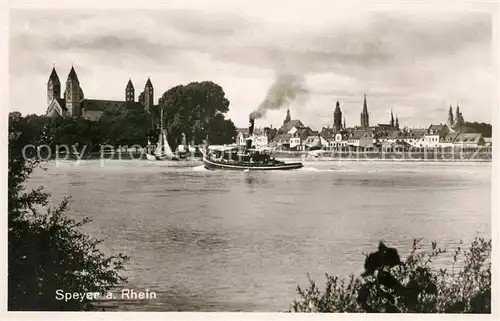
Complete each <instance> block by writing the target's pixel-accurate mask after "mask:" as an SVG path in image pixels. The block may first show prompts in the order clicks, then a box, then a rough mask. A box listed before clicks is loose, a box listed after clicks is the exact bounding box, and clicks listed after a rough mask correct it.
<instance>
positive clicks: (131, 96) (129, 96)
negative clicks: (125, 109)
mask: <svg viewBox="0 0 500 321" xmlns="http://www.w3.org/2000/svg"><path fill="white" fill-rule="evenodd" d="M125 101H128V102H134V101H135V89H134V84H132V79H130V78H129V79H128V83H127V86H126V87H125Z"/></svg>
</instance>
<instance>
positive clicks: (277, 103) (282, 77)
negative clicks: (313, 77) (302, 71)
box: [250, 74, 308, 119]
mask: <svg viewBox="0 0 500 321" xmlns="http://www.w3.org/2000/svg"><path fill="white" fill-rule="evenodd" d="M303 83H304V77H303V76H297V75H292V74H279V75H278V77H277V78H276V80H275V81H274V83H273V84H272V86H271V88H269V90H268V91H267V94H266V98H265V99H264V101H263V102H261V103H260V105H259V107H258V108H257V109H256V110H254V111H253V112H252V113H251V114H250V118H251V119H258V118H262V117H264V116H265V115H266V113H267V111H268V110H277V109H281V108H282V107H285V106H289V105H290V103H291V102H293V101H294V100H295V99H297V98H299V97H306V96H307V94H308V90H307V89H306V88H305V86H304V84H303Z"/></svg>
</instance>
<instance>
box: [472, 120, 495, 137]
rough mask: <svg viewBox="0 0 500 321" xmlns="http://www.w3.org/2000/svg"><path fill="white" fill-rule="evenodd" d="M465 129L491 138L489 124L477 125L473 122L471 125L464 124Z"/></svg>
mask: <svg viewBox="0 0 500 321" xmlns="http://www.w3.org/2000/svg"><path fill="white" fill-rule="evenodd" d="M465 127H466V128H470V129H472V130H473V131H474V132H476V133H480V134H482V135H483V137H491V135H492V128H491V124H487V123H478V122H473V123H471V122H466V123H465Z"/></svg>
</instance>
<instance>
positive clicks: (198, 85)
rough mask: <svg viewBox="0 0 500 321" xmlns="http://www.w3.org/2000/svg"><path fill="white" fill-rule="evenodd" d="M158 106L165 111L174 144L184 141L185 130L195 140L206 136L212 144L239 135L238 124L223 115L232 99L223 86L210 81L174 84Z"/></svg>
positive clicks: (189, 137) (168, 129) (187, 137)
mask: <svg viewBox="0 0 500 321" xmlns="http://www.w3.org/2000/svg"><path fill="white" fill-rule="evenodd" d="M158 107H159V109H160V110H163V111H164V122H165V125H166V128H167V132H168V134H169V137H168V139H169V144H170V145H171V146H177V145H178V144H179V143H180V142H181V139H182V133H184V134H185V135H186V139H187V141H188V142H190V141H193V140H194V142H195V144H199V143H201V142H202V141H203V140H204V139H206V137H208V140H209V142H210V144H221V143H231V142H233V141H234V139H235V138H236V127H235V126H234V124H233V122H232V121H231V120H226V119H225V118H224V114H225V113H227V111H228V110H229V100H228V99H227V98H226V96H225V93H224V90H223V89H222V87H220V86H219V85H217V84H215V83H213V82H211V81H202V82H191V83H189V84H187V85H185V86H184V85H178V86H175V87H173V88H171V89H169V90H168V91H166V92H165V93H164V94H163V96H162V97H161V98H160V99H159V105H158Z"/></svg>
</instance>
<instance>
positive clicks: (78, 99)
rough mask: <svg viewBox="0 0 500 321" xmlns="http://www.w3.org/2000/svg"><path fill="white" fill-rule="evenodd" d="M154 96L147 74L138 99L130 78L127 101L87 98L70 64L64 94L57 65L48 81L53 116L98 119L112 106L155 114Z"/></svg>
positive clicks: (48, 101)
mask: <svg viewBox="0 0 500 321" xmlns="http://www.w3.org/2000/svg"><path fill="white" fill-rule="evenodd" d="M153 97H154V89H153V84H152V83H151V80H150V79H149V78H148V80H147V82H146V85H145V87H144V91H143V92H142V93H141V94H140V95H139V98H138V101H135V89H134V85H133V84H132V80H130V79H129V81H128V83H127V85H126V87H125V100H124V101H117V100H101V99H86V98H85V96H84V94H83V90H82V87H81V86H80V81H79V80H78V75H77V74H76V71H75V68H74V67H71V70H70V72H69V74H68V79H67V80H66V89H65V91H64V94H63V97H61V82H60V81H59V76H58V75H57V72H56V69H55V67H54V68H52V72H51V74H50V76H49V81H48V82H47V111H46V116H48V117H51V118H57V117H82V118H85V119H88V120H92V121H96V120H99V118H100V117H101V116H102V114H103V112H104V110H105V109H107V108H113V107H117V108H120V109H129V108H141V109H144V110H145V111H146V112H147V113H149V114H151V115H152V116H153V114H152V112H153V109H155V105H154V104H153ZM153 124H154V121H153V117H152V125H153Z"/></svg>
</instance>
